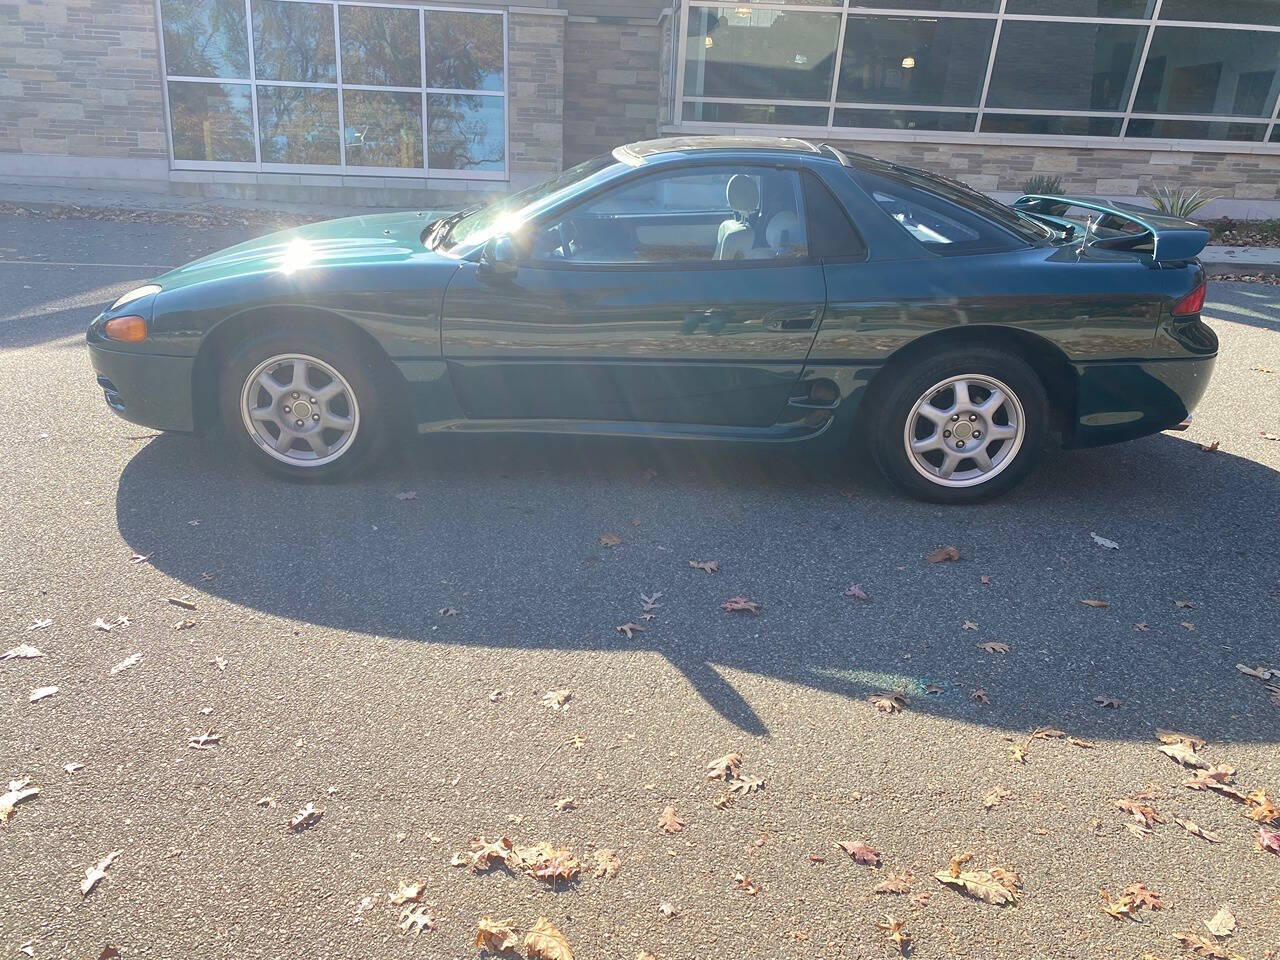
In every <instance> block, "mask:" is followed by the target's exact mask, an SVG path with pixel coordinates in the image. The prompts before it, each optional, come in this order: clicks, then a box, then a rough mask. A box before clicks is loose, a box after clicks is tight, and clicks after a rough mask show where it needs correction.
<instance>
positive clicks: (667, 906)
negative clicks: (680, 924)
mask: <svg viewBox="0 0 1280 960" xmlns="http://www.w3.org/2000/svg"><path fill="white" fill-rule="evenodd" d="M658 912H659V913H660V914H662V915H663V916H664V917H666V918H667V919H668V920H674V919H675V918H676V917H678V916H680V908H679V907H677V906H676V905H675V904H674V903H672V902H671V901H670V900H663V901H662V902H661V903H660V904H658Z"/></svg>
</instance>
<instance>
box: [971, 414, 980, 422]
mask: <svg viewBox="0 0 1280 960" xmlns="http://www.w3.org/2000/svg"><path fill="white" fill-rule="evenodd" d="M977 419H978V415H977V414H976V413H971V414H969V422H970V423H973V421H975V420H977Z"/></svg>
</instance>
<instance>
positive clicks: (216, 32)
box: [162, 0, 249, 79]
mask: <svg viewBox="0 0 1280 960" xmlns="http://www.w3.org/2000/svg"><path fill="white" fill-rule="evenodd" d="M162 8H163V9H162V14H163V18H164V57H165V68H166V70H167V71H168V73H169V75H170V76H174V77H226V78H229V79H246V78H247V77H248V76H249V44H248V41H247V37H248V30H247V29H246V27H245V17H244V3H243V0H164V3H163V4H162Z"/></svg>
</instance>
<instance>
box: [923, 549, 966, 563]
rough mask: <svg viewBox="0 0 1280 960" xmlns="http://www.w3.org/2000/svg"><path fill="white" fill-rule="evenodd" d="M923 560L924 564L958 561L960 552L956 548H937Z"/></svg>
mask: <svg viewBox="0 0 1280 960" xmlns="http://www.w3.org/2000/svg"><path fill="white" fill-rule="evenodd" d="M924 559H925V562H926V563H944V562H945V561H947V560H959V559H960V550H959V548H958V547H939V548H938V549H937V550H933V551H931V552H930V553H929V554H928V555H927V556H926V557H925V558H924Z"/></svg>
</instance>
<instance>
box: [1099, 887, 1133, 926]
mask: <svg viewBox="0 0 1280 960" xmlns="http://www.w3.org/2000/svg"><path fill="white" fill-rule="evenodd" d="M1098 896H1099V897H1101V898H1102V908H1101V909H1102V912H1103V913H1105V914H1106V915H1107V916H1109V917H1114V918H1115V919H1117V920H1132V921H1134V922H1135V923H1141V922H1142V918H1141V917H1139V916H1138V911H1139V910H1140V909H1141V904H1139V903H1138V901H1137V900H1135V899H1133V898H1132V897H1129V896H1121V897H1119V898H1118V899H1117V898H1114V897H1112V896H1111V894H1109V893H1108V892H1107V891H1106V890H1099V891H1098Z"/></svg>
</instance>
